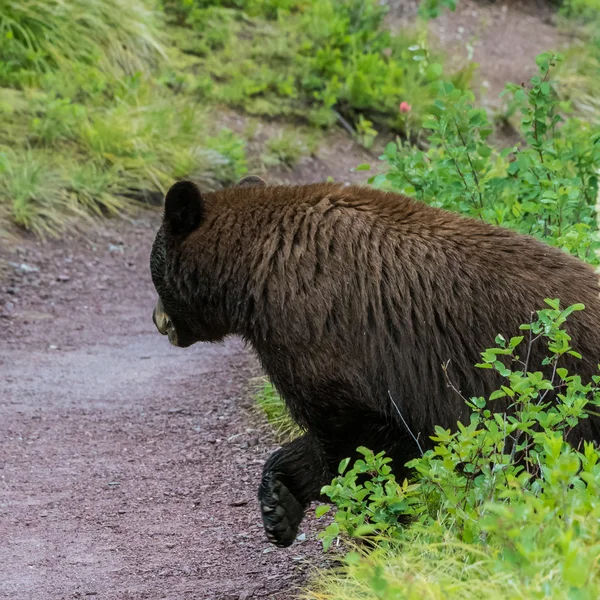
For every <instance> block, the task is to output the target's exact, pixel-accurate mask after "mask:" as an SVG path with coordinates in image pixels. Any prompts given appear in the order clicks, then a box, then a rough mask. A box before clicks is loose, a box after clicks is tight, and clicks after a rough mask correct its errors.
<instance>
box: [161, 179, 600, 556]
mask: <svg viewBox="0 0 600 600" xmlns="http://www.w3.org/2000/svg"><path fill="white" fill-rule="evenodd" d="M170 193H171V192H170ZM187 193H188V192H187V191H186V192H185V194H184V196H186V194H187ZM173 198H174V199H173V200H172V201H171V203H172V204H173V203H174V202H180V203H183V206H184V207H185V203H186V202H187V201H190V202H192V204H193V201H191V200H190V199H189V197H187V196H186V197H185V198H183V199H180V198H179V197H178V196H177V195H176V193H175V192H173ZM198 198H199V196H198ZM198 202H200V203H201V210H199V211H198V214H199V215H200V216H199V217H198V218H197V219H196V221H198V226H197V227H193V230H192V231H191V232H190V233H186V234H181V233H180V232H177V233H176V234H173V233H172V231H173V227H172V226H171V222H170V218H169V197H167V214H166V217H165V224H164V225H163V228H162V233H161V234H159V238H160V240H159V238H157V243H156V244H155V250H154V252H153V256H154V255H159V254H161V252H162V253H163V254H164V257H163V260H164V262H165V263H166V266H165V268H164V269H162V270H161V269H160V268H158V267H153V269H154V272H153V274H154V277H155V285H156V287H157V290H158V292H159V296H160V297H161V298H162V299H163V301H164V304H165V310H166V312H167V313H168V314H169V317H171V318H173V320H174V322H175V321H176V319H178V322H175V328H176V329H177V330H178V337H180V338H181V339H186V340H188V341H189V342H190V343H193V342H194V341H198V340H209V341H214V340H218V339H221V338H222V337H223V336H225V335H229V334H237V335H240V336H242V337H243V338H244V339H246V340H247V341H248V342H250V344H251V345H252V347H253V348H254V349H255V350H256V352H257V354H258V356H259V358H260V360H261V362H262V364H263V366H264V368H265V370H266V372H267V373H268V374H269V376H270V377H271V379H272V381H273V383H274V384H275V386H276V387H277V389H278V390H279V391H280V393H281V395H282V396H283V398H284V399H285V401H286V403H287V405H288V406H289V408H290V410H291V412H292V415H293V416H294V418H295V419H296V420H297V421H298V422H299V423H300V424H302V425H303V426H304V427H305V428H306V429H307V431H308V433H307V435H306V436H305V437H304V438H301V439H300V440H297V441H296V442H293V443H292V444H291V445H289V446H287V447H284V448H283V449H282V450H280V451H278V452H276V453H275V454H274V455H273V456H272V457H271V458H270V459H269V461H268V462H267V465H266V466H265V471H264V475H263V483H262V484H261V492H260V494H261V503H262V506H263V511H264V512H265V514H264V518H265V527H266V528H267V532H268V533H270V534H271V536H272V538H273V539H274V541H275V542H276V543H279V544H280V545H288V544H289V543H291V541H293V535H295V531H296V529H297V526H298V523H299V520H300V518H301V513H302V508H303V507H304V506H306V505H307V503H308V502H310V500H313V499H315V498H316V497H317V496H318V494H319V490H320V487H321V486H322V485H324V484H325V483H327V482H328V480H329V479H330V477H331V475H332V473H333V472H334V471H335V468H336V467H337V463H338V461H339V460H340V459H342V458H344V457H345V456H349V455H350V454H351V453H352V452H353V450H354V449H355V448H356V446H358V445H360V444H363V445H367V446H370V447H371V448H373V449H374V450H381V449H384V450H386V451H387V452H389V453H390V455H391V456H392V457H393V459H394V461H395V466H396V470H397V471H398V472H401V468H402V465H403V464H404V463H405V462H406V461H407V460H408V459H410V458H411V457H413V456H414V455H415V453H416V451H417V448H416V444H415V443H414V441H413V439H412V437H411V435H409V432H408V431H407V428H406V425H405V424H404V423H403V422H402V419H401V418H400V417H399V415H398V410H399V411H400V412H401V414H402V417H403V419H404V421H406V424H407V425H408V427H409V428H410V430H411V432H412V434H414V435H415V436H419V439H420V442H421V444H422V445H424V446H427V445H428V441H429V437H428V436H429V435H430V434H431V432H432V430H433V427H434V426H435V425H442V426H444V427H453V426H455V424H456V421H457V420H459V419H465V418H466V416H467V407H466V406H465V404H464V402H463V401H462V399H461V398H460V397H459V395H458V394H456V393H455V392H453V391H452V390H451V389H449V388H448V386H447V384H446V381H445V379H444V375H443V371H442V365H443V364H444V363H446V362H447V361H450V366H449V374H450V377H451V378H452V380H453V382H454V383H455V385H456V386H457V387H458V388H459V389H460V390H461V392H462V393H463V394H464V395H465V396H468V397H471V396H475V395H477V396H479V395H487V394H489V393H490V392H491V391H492V390H493V389H495V387H496V386H497V385H498V379H497V377H496V376H495V375H494V373H493V372H491V371H489V370H481V369H476V368H475V367H474V364H475V363H477V362H479V359H480V354H479V353H480V352H481V351H482V350H484V349H485V348H487V347H490V346H492V345H494V338H495V336H496V335H497V334H499V333H501V334H503V335H504V336H505V337H506V338H509V337H511V336H514V335H518V334H519V325H520V324H521V323H524V322H529V320H530V317H531V315H532V313H533V312H534V311H535V310H537V309H540V308H543V306H544V298H560V300H561V304H562V306H565V307H566V306H567V305H570V304H574V303H576V302H582V303H584V304H585V306H586V310H585V311H583V312H581V313H575V314H574V315H572V317H571V318H570V319H569V323H568V326H567V330H568V331H569V333H570V334H571V336H572V337H573V346H574V347H575V348H576V349H577V350H578V351H579V352H580V353H581V354H582V355H583V360H581V361H575V360H574V359H573V360H567V361H566V364H565V365H564V366H566V367H567V368H569V369H570V370H571V371H572V372H573V373H575V372H577V373H579V374H581V375H582V376H583V377H584V378H586V379H589V378H590V377H591V375H592V374H594V373H595V372H596V365H597V363H598V361H599V360H600V341H599V338H598V333H597V332H598V326H599V324H600V300H599V298H598V277H597V276H596V274H595V273H594V270H593V269H592V268H591V267H590V266H588V265H586V264H585V263H583V262H581V261H579V260H577V259H576V258H574V257H572V256H570V255H567V254H566V253H564V252H562V251H560V250H557V249H555V248H551V247H549V246H547V245H545V244H542V243H540V242H539V241H537V240H535V239H533V238H531V237H526V236H522V235H518V234H516V233H513V232H511V231H509V230H506V229H503V228H499V227H493V226H490V225H487V224H485V223H483V222H480V221H476V220H472V219H465V218H462V217H460V216H458V215H456V214H453V213H448V212H445V211H442V210H439V209H435V208H432V207H429V206H426V205H425V204H422V203H418V202H415V201H412V200H410V199H408V198H405V197H403V196H399V195H397V194H391V193H384V192H381V191H377V190H373V189H370V188H360V187H343V186H340V185H335V184H318V185H309V186H302V187H264V186H263V185H258V186H251V187H246V186H244V187H243V188H231V189H228V190H223V191H219V192H214V193H211V194H206V195H204V196H203V197H202V198H201V199H199V200H198ZM177 206H178V207H179V204H177ZM178 210H179V208H178ZM178 214H179V213H178ZM194 214H195V213H194ZM196 221H194V223H195V222H196ZM175 230H177V228H175ZM177 231H178V230H177ZM153 260H154V262H160V261H157V259H156V260H155V259H153ZM163 272H164V276H163V275H161V273H163ZM157 273H158V275H157ZM157 281H158V283H157ZM161 286H162V287H161ZM165 294H166V295H168V296H169V298H167V301H166V300H165V298H164V297H163V296H164V295H165ZM180 333H181V335H180ZM182 345H189V344H188V343H187V342H186V343H185V344H182ZM544 352H545V348H544V347H543V346H542V345H540V344H538V345H536V346H535V347H534V349H533V353H532V357H531V368H532V369H537V368H539V367H540V363H541V358H542V356H543V353H544ZM390 398H392V399H393V401H394V402H395V405H396V406H394V404H393V403H392V400H391V399H390ZM581 438H586V439H598V423H597V421H592V420H586V421H585V422H583V423H582V425H581V426H580V427H579V429H578V430H577V431H575V432H574V433H573V438H572V441H574V442H575V443H577V442H578V441H579V440H580V439H581ZM282 495H283V496H284V497H285V498H287V499H286V500H281V496H282ZM288 495H289V497H288ZM273 497H274V498H275V499H273ZM282 506H283V511H284V513H285V514H284V515H283V516H281V515H280V516H279V520H277V518H276V517H274V516H273V515H272V514H271V513H272V512H273V511H274V512H281V510H279V511H277V510H276V509H277V508H278V507H279V508H281V507H282ZM269 509H270V510H269ZM269 519H270V520H269ZM296 521H297V522H296ZM282 523H283V524H282ZM290 538H291V539H290Z"/></svg>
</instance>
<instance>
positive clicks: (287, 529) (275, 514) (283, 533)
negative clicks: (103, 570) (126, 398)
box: [259, 473, 304, 548]
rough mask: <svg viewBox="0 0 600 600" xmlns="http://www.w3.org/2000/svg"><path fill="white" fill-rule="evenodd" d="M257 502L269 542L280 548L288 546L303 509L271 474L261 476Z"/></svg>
mask: <svg viewBox="0 0 600 600" xmlns="http://www.w3.org/2000/svg"><path fill="white" fill-rule="evenodd" d="M259 501H260V511H261V514H262V519H263V525H264V527H265V533H266V534H267V537H268V538H269V541H270V542H272V543H273V544H275V545H276V546H279V547H280V548H286V547H287V546H290V545H291V544H292V542H293V541H294V540H295V539H296V534H297V533H298V527H299V526H300V522H301V521H302V517H303V516H304V507H303V506H302V505H301V504H300V503H299V502H298V500H296V498H295V497H294V495H293V494H292V492H290V490H289V489H288V488H287V487H286V486H285V485H284V484H283V483H282V482H281V481H280V480H279V479H277V478H276V477H275V475H274V474H273V473H265V474H264V475H263V478H262V482H261V484H260V490H259Z"/></svg>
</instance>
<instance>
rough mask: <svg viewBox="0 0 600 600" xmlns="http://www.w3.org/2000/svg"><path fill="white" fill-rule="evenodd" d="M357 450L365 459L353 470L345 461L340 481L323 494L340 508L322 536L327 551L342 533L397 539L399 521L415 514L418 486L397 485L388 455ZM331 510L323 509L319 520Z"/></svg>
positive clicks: (325, 489)
mask: <svg viewBox="0 0 600 600" xmlns="http://www.w3.org/2000/svg"><path fill="white" fill-rule="evenodd" d="M357 450H358V452H359V453H360V454H362V455H363V456H364V459H358V460H356V461H355V462H354V464H353V466H352V469H350V470H347V468H348V465H349V463H350V459H349V458H347V459H345V460H343V461H342V462H341V463H340V467H339V472H340V475H339V477H337V478H336V479H334V480H333V482H332V483H331V485H327V486H325V487H324V488H323V490H322V492H323V494H325V495H326V496H327V497H328V498H329V499H330V500H331V501H332V502H333V503H334V504H335V505H336V507H337V511H336V513H335V517H334V521H333V523H331V524H330V525H329V526H328V527H327V528H326V529H325V530H324V531H323V532H321V533H320V534H319V537H320V538H321V539H323V547H324V549H325V550H327V549H328V548H329V546H331V543H332V542H333V541H334V540H335V539H336V538H337V537H338V535H340V533H343V534H344V535H346V536H349V537H362V536H365V535H373V534H376V535H377V536H382V535H386V534H388V535H389V534H391V535H393V534H394V532H395V531H396V529H397V528H398V517H399V516H400V515H403V514H407V513H410V512H412V509H411V506H412V504H414V503H415V501H416V500H415V489H416V488H415V486H414V485H412V486H411V485H409V484H408V482H406V481H405V482H404V483H403V484H402V485H400V484H398V483H397V482H396V478H395V477H394V475H393V473H392V472H391V467H390V466H389V463H390V462H391V459H390V458H386V457H385V456H384V452H380V453H379V454H374V453H373V452H372V451H371V450H369V449H368V448H364V447H362V446H361V447H359V448H358V449H357ZM329 508H330V507H329V506H326V505H323V506H319V507H318V508H317V511H316V514H317V517H321V516H323V515H324V514H326V513H327V512H329Z"/></svg>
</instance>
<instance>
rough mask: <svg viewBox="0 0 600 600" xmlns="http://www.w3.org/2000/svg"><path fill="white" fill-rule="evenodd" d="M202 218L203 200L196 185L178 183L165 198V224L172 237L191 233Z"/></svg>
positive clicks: (187, 182) (189, 182)
mask: <svg viewBox="0 0 600 600" xmlns="http://www.w3.org/2000/svg"><path fill="white" fill-rule="evenodd" d="M203 218H204V199H203V198H202V194H201V193H200V190H199V189H198V186H196V184H194V183H192V182H191V181H178V182H177V183H175V184H173V185H172V186H171V189H170V190H169V191H168V192H167V197H166V198H165V222H166V223H168V225H169V227H170V229H171V232H172V233H173V234H174V235H185V234H188V233H190V232H192V231H193V230H194V229H196V227H198V225H200V223H201V222H202V219H203Z"/></svg>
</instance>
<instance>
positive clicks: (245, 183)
mask: <svg viewBox="0 0 600 600" xmlns="http://www.w3.org/2000/svg"><path fill="white" fill-rule="evenodd" d="M255 185H258V186H266V185H267V184H266V183H265V182H264V180H262V179H261V178H260V177H258V175H248V177H244V179H241V180H240V181H238V184H237V185H236V186H235V187H254V186H255Z"/></svg>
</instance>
